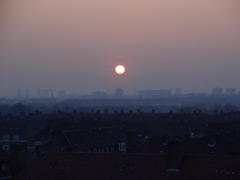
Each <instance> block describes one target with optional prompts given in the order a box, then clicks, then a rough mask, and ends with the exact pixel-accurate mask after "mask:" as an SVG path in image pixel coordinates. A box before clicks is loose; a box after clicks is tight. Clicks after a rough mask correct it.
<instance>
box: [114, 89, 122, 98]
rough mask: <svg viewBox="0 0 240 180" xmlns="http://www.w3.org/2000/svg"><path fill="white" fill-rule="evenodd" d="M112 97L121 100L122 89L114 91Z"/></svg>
mask: <svg viewBox="0 0 240 180" xmlns="http://www.w3.org/2000/svg"><path fill="white" fill-rule="evenodd" d="M114 97H115V98H119V99H121V98H123V89H121V88H118V89H116V90H115V95H114Z"/></svg>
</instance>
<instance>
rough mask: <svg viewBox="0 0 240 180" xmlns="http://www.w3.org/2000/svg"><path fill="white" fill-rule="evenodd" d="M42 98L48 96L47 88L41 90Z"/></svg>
mask: <svg viewBox="0 0 240 180" xmlns="http://www.w3.org/2000/svg"><path fill="white" fill-rule="evenodd" d="M42 95H43V98H49V93H48V89H44V90H43V92H42Z"/></svg>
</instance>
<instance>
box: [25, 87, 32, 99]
mask: <svg viewBox="0 0 240 180" xmlns="http://www.w3.org/2000/svg"><path fill="white" fill-rule="evenodd" d="M30 96H31V93H30V90H29V89H26V91H25V98H27V99H28V98H30Z"/></svg>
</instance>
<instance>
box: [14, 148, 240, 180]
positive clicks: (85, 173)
mask: <svg viewBox="0 0 240 180" xmlns="http://www.w3.org/2000/svg"><path fill="white" fill-rule="evenodd" d="M167 165H168V156H166V155H156V154H94V153H49V154H44V155H43V156H41V157H40V158H39V159H38V160H37V161H36V162H35V163H33V164H32V165H31V166H30V167H28V168H27V169H25V170H24V171H23V172H22V173H20V174H19V175H18V176H17V177H16V178H15V180H26V179H27V180H42V179H44V180H54V179H56V180H81V179H84V180H85V179H86V180H110V179H111V180H120V179H121V180H122V179H124V180H128V179H129V180H132V179H134V180H135V179H136V180H157V179H160V180H161V179H162V180H203V179H204V180H212V179H220V180H221V179H222V180H227V179H232V180H233V179H234V180H238V179H240V157H230V156H183V160H182V163H181V167H180V168H179V169H167Z"/></svg>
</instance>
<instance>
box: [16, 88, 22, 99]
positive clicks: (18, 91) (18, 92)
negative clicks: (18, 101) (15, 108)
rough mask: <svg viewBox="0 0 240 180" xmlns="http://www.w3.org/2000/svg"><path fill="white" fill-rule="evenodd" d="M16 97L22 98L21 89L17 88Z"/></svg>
mask: <svg viewBox="0 0 240 180" xmlns="http://www.w3.org/2000/svg"><path fill="white" fill-rule="evenodd" d="M17 98H22V90H21V89H18V90H17Z"/></svg>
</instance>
